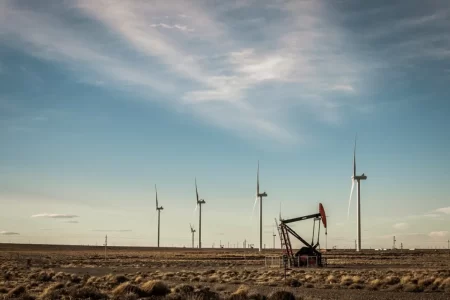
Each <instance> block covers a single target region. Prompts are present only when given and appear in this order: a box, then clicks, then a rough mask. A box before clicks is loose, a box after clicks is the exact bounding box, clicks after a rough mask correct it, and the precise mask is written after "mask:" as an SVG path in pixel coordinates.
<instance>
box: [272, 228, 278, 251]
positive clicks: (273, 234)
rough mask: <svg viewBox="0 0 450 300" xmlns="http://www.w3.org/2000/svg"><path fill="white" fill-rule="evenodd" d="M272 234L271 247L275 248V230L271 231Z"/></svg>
mask: <svg viewBox="0 0 450 300" xmlns="http://www.w3.org/2000/svg"><path fill="white" fill-rule="evenodd" d="M272 236H273V249H275V237H276V236H277V235H276V234H275V232H273V233H272Z"/></svg>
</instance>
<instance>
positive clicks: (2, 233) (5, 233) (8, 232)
mask: <svg viewBox="0 0 450 300" xmlns="http://www.w3.org/2000/svg"><path fill="white" fill-rule="evenodd" d="M0 235H20V234H19V233H17V232H12V231H0Z"/></svg>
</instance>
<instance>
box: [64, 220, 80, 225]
mask: <svg viewBox="0 0 450 300" xmlns="http://www.w3.org/2000/svg"><path fill="white" fill-rule="evenodd" d="M64 223H70V224H78V223H80V222H78V221H76V220H70V221H65V222H64Z"/></svg>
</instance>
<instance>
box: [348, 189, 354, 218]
mask: <svg viewBox="0 0 450 300" xmlns="http://www.w3.org/2000/svg"><path fill="white" fill-rule="evenodd" d="M354 187H355V181H354V180H352V189H351V190H350V198H349V199H348V212H347V220H348V219H349V218H350V205H351V204H352V195H353V188H354Z"/></svg>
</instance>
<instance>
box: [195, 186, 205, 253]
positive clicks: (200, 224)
mask: <svg viewBox="0 0 450 300" xmlns="http://www.w3.org/2000/svg"><path fill="white" fill-rule="evenodd" d="M195 194H196V196H197V205H196V206H195V210H197V207H200V208H199V220H198V248H199V249H201V248H202V204H205V203H206V202H205V200H203V199H200V198H199V197H198V189H197V178H195Z"/></svg>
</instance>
